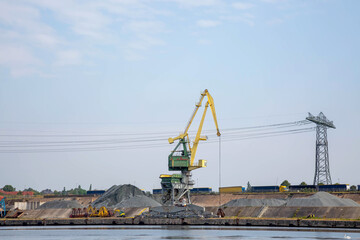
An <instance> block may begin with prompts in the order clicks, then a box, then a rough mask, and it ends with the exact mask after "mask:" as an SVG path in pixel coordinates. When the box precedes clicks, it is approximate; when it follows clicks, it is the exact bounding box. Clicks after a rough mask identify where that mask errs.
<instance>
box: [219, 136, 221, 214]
mask: <svg viewBox="0 0 360 240" xmlns="http://www.w3.org/2000/svg"><path fill="white" fill-rule="evenodd" d="M220 188H221V135H220V136H219V208H220V206H221V192H220Z"/></svg>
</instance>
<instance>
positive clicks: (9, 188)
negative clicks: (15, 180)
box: [3, 185, 16, 192]
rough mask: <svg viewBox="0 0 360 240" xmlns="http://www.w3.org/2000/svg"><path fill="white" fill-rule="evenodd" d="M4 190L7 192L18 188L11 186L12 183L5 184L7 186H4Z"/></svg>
mask: <svg viewBox="0 0 360 240" xmlns="http://www.w3.org/2000/svg"><path fill="white" fill-rule="evenodd" d="M3 190H4V191H5V192H14V191H15V190H16V188H14V187H13V186H11V185H5V186H4V187H3Z"/></svg>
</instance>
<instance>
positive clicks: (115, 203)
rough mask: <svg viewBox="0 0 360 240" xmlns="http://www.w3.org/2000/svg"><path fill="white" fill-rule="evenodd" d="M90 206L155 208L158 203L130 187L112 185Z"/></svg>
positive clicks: (137, 189) (135, 188)
mask: <svg viewBox="0 0 360 240" xmlns="http://www.w3.org/2000/svg"><path fill="white" fill-rule="evenodd" d="M92 205H93V206H94V207H96V208H99V207H102V206H105V207H107V208H126V207H157V206H161V204H160V203H158V202H156V201H155V200H154V199H152V198H150V197H147V196H146V195H145V193H144V192H143V191H141V190H140V189H139V188H137V187H135V186H133V185H131V184H126V185H114V186H112V187H111V188H110V189H109V190H107V191H106V192H105V193H104V194H103V195H102V196H101V197H99V198H98V199H97V200H95V201H94V202H93V203H92Z"/></svg>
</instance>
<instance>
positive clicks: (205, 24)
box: [196, 20, 221, 28]
mask: <svg viewBox="0 0 360 240" xmlns="http://www.w3.org/2000/svg"><path fill="white" fill-rule="evenodd" d="M220 24H221V22H219V21H213V20H199V21H197V22H196V25H197V26H199V27H204V28H209V27H216V26H218V25H220Z"/></svg>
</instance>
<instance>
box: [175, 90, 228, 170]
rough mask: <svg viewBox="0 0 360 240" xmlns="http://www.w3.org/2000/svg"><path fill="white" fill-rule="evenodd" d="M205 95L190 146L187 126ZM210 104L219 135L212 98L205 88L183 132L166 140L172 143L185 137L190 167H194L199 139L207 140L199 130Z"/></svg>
mask: <svg viewBox="0 0 360 240" xmlns="http://www.w3.org/2000/svg"><path fill="white" fill-rule="evenodd" d="M205 96H206V97H207V101H206V103H205V109H204V112H203V115H202V117H201V121H200V125H199V128H198V131H197V133H196V137H195V140H194V142H193V146H192V147H191V146H190V141H189V135H188V131H189V128H190V126H191V124H192V122H193V121H194V118H195V116H196V113H197V112H198V110H199V108H200V107H201V104H202V101H203V100H204V98H205ZM209 106H210V109H211V112H212V115H213V119H214V123H215V127H216V131H217V133H216V134H217V136H220V135H221V134H220V130H219V126H218V122H217V118H216V112H215V104H214V99H213V98H212V96H211V95H210V93H209V91H208V90H207V89H205V90H204V92H202V93H201V96H200V99H199V102H198V103H197V104H195V109H194V111H193V113H192V115H191V117H190V120H189V121H188V123H187V125H186V128H185V130H184V132H183V133H181V134H180V135H179V136H177V137H174V138H169V139H168V141H169V143H170V144H171V143H174V141H175V140H178V139H185V138H187V142H188V144H189V150H190V153H191V159H190V168H191V167H193V168H196V167H195V166H194V159H195V155H196V151H197V147H198V145H199V141H205V140H207V137H206V136H201V131H202V127H203V125H204V120H205V116H206V112H207V108H208V107H209Z"/></svg>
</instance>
